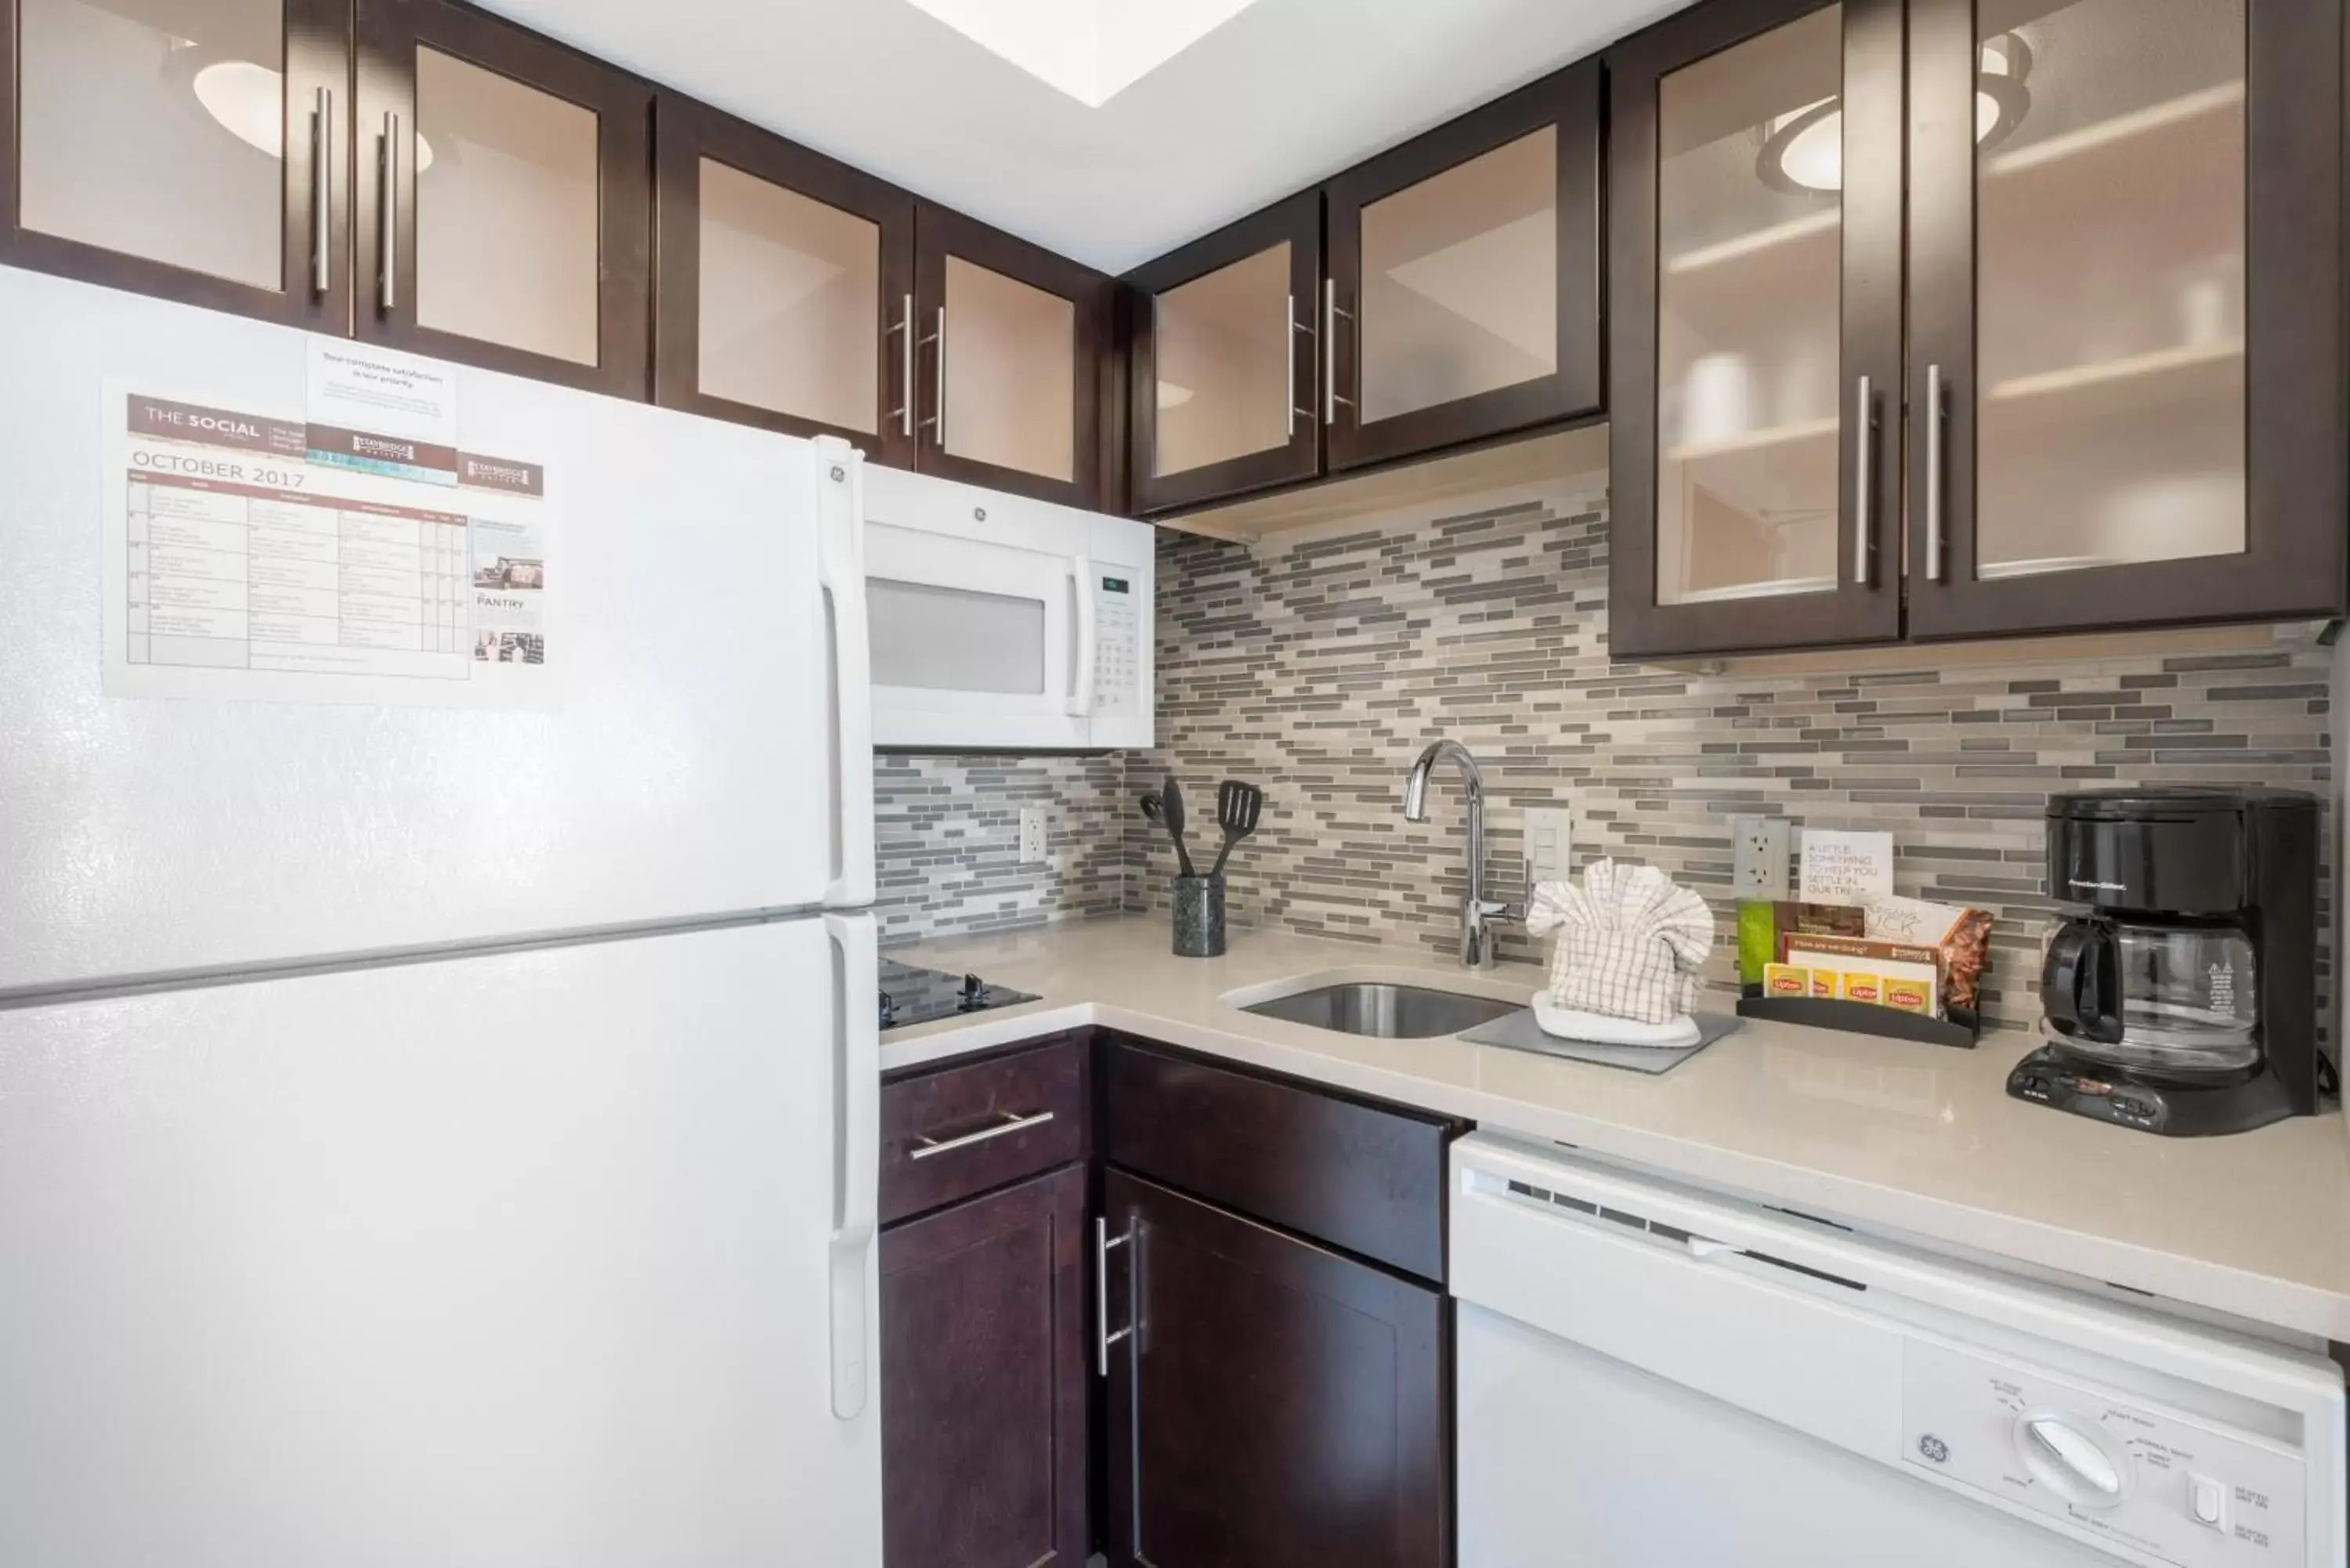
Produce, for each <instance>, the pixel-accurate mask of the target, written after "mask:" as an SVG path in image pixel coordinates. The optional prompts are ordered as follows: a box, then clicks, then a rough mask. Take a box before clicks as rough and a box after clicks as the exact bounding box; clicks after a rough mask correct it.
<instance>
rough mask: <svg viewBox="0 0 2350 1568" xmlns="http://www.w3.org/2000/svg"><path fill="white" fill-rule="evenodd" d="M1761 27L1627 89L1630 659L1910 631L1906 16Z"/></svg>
mask: <svg viewBox="0 0 2350 1568" xmlns="http://www.w3.org/2000/svg"><path fill="white" fill-rule="evenodd" d="M1765 9H1767V8H1765V7H1757V6H1751V5H1750V6H1740V7H1731V8H1724V7H1719V6H1715V7H1700V9H1698V10H1697V11H1693V12H1691V13H1689V14H1688V15H1687V16H1683V17H1680V18H1677V19H1676V21H1675V22H1674V23H1672V24H1669V25H1668V26H1664V27H1660V28H1658V29H1656V30H1654V31H1653V32H1652V33H1650V34H1648V35H1643V36H1642V37H1641V38H1640V39H1638V40H1635V42H1634V43H1633V44H1632V45H1629V46H1627V47H1626V48H1625V49H1624V50H1623V51H1622V55H1623V57H1624V58H1623V63H1622V64H1621V66H1620V67H1619V68H1618V69H1617V72H1616V74H1615V75H1614V78H1613V80H1614V83H1615V88H1614V90H1615V103H1616V119H1615V122H1614V123H1615V131H1614V136H1615V140H1614V149H1615V151H1614V156H1615V159H1616V168H1615V178H1614V180H1613V182H1612V183H1611V188H1610V189H1611V201H1612V202H1613V203H1614V206H1613V209H1612V212H1611V225H1610V232H1611V234H1613V236H1614V244H1615V246H1616V252H1615V256H1614V259H1613V264H1612V270H1611V281H1612V287H1613V291H1614V292H1613V294H1612V296H1611V310H1612V311H1613V313H1614V314H1613V321H1614V325H1615V332H1616V339H1615V344H1614V348H1613V354H1612V358H1611V361H1610V363H1611V374H1612V376H1613V378H1614V385H1613V389H1612V395H1611V407H1612V409H1613V410H1614V415H1615V419H1614V423H1613V426H1612V431H1611V445H1612V448H1613V458H1612V464H1613V466H1612V469H1611V473H1612V479H1613V483H1614V486H1615V499H1616V507H1617V511H1616V515H1615V519H1614V526H1613V529H1612V535H1611V536H1612V540H1613V554H1612V556H1611V573H1612V586H1611V593H1610V606H1611V610H1612V612H1613V620H1612V625H1613V628H1614V632H1613V638H1612V641H1613V646H1614V647H1615V648H1616V649H1617V651H1618V652H1643V651H1671V652H1690V651H1717V650H1719V651H1731V650H1737V649H1752V648H1771V647H1787V646H1801V645H1803V644H1804V643H1807V642H1821V643H1825V642H1847V641H1862V640H1867V639H1872V638H1880V637H1882V638H1890V637H1895V636H1898V634H1899V631H1900V583H1899V577H1900V571H1901V566H1900V556H1899V548H1900V545H1899V540H1900V535H1899V518H1898V505H1899V493H1900V492H1899V484H1898V478H1899V473H1898V470H1899V455H1900V448H1899V432H1900V429H1901V401H1900V399H1901V385H1900V374H1901V338H1900V304H1901V301H1900V294H1899V282H1900V275H1901V273H1900V243H1901V234H1900V213H1901V201H1902V193H1901V136H1902V119H1901V65H1902V62H1901V53H1900V42H1901V36H1902V26H1901V23H1902V18H1901V5H1900V4H1899V0H1844V3H1843V4H1841V5H1837V4H1829V5H1784V6H1782V7H1779V8H1778V14H1777V15H1776V16H1775V18H1765V20H1766V21H1768V23H1769V25H1767V26H1763V27H1762V28H1761V30H1759V31H1745V32H1740V31H1738V30H1737V29H1738V27H1739V26H1740V24H1741V23H1744V24H1745V25H1746V26H1748V27H1750V28H1751V27H1752V26H1755V23H1754V18H1755V17H1756V16H1758V14H1759V13H1761V12H1763V11H1764V10H1765ZM1732 11H1734V13H1735V15H1729V14H1727V13H1728V12H1732Z"/></svg>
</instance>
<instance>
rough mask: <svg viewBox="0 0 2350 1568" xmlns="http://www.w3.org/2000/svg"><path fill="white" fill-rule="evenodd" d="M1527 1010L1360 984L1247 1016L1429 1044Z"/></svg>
mask: <svg viewBox="0 0 2350 1568" xmlns="http://www.w3.org/2000/svg"><path fill="white" fill-rule="evenodd" d="M1523 1005H1524V1004H1523V1002H1497V1001H1495V1000H1494V999H1493V998H1492V997H1490V996H1464V995H1462V994H1461V992H1457V991H1436V990H1433V989H1431V988H1430V987H1428V986H1424V985H1396V984H1390V983H1386V982H1364V981H1357V982H1356V983H1353V984H1348V985H1323V986H1316V987H1315V989H1313V990H1312V991H1301V992H1295V993H1294V994H1292V995H1289V996H1276V997H1274V999H1273V1000H1272V1001H1270V1002H1256V1003H1253V1005H1251V1006H1248V1007H1244V1008H1243V1009H1241V1011H1242V1012H1253V1013H1255V1014H1257V1015H1258V1016H1259V1017H1261V1018H1281V1019H1286V1020H1287V1021H1289V1022H1290V1023H1310V1024H1312V1025H1313V1026H1314V1027H1315V1028H1316V1029H1333V1030H1336V1031H1337V1032H1338V1033H1341V1034H1368V1035H1372V1036H1374V1037H1376V1038H1378V1039H1381V1040H1428V1039H1432V1038H1434V1037H1435V1036H1437V1035H1440V1034H1458V1033H1461V1031H1462V1030H1464V1029H1474V1028H1476V1027H1477V1025H1479V1024H1480V1023H1491V1022H1492V1020H1494V1019H1496V1018H1499V1017H1501V1016H1502V1015H1503V1013H1505V1012H1516V1011H1517V1010H1518V1009H1519V1008H1520V1007H1521V1006H1523Z"/></svg>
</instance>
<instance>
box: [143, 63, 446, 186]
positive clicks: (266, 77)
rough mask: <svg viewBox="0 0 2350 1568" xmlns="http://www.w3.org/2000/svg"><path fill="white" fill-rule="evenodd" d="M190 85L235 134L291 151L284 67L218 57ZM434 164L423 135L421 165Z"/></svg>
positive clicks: (275, 151)
mask: <svg viewBox="0 0 2350 1568" xmlns="http://www.w3.org/2000/svg"><path fill="white" fill-rule="evenodd" d="M188 86H189V88H190V89H191V90H192V91H193V92H194V93H195V95H196V101H197V102H198V103H200V104H202V105H203V106H204V112H205V113H206V114H209V115H211V116H212V117H213V119H216V120H218V121H219V122H220V123H221V125H222V126H223V127H224V128H225V129H226V130H227V131H228V133H229V134H230V135H232V136H234V137H235V138H236V139H237V140H239V141H242V142H244V144H245V145H246V146H247V147H252V148H256V149H258V150H259V151H263V152H266V153H267V154H269V156H270V157H272V158H283V157H285V156H286V78H285V77H284V76H283V75H281V74H280V73H279V72H277V71H275V70H272V69H271V68H270V67H267V66H264V65H256V64H255V63H254V62H253V61H251V60H214V61H213V63H212V64H210V65H208V66H204V67H201V68H199V69H198V70H197V71H196V73H195V74H194V76H192V77H191V78H189V81H188ZM430 168H432V143H431V142H428V141H426V140H424V138H423V137H421V136H419V137H418V138H417V139H416V171H417V172H418V173H419V174H421V173H423V172H424V171H426V170H427V169H430Z"/></svg>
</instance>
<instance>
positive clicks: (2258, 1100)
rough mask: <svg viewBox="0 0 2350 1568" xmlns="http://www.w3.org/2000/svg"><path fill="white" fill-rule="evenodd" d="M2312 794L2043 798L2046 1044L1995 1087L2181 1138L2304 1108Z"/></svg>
mask: <svg viewBox="0 0 2350 1568" xmlns="http://www.w3.org/2000/svg"><path fill="white" fill-rule="evenodd" d="M2317 825H2318V804H2317V797H2316V796H2314V795H2312V794H2303V792H2301V791H2298V790H2280V789H2258V788H2247V789H2219V788H2200V787H2171V788H2144V789H2132V790H2115V791H2108V792H2101V793H2095V794H2061V795H2056V796H2054V797H2052V798H2051V799H2050V801H2049V803H2048V890H2049V892H2050V893H2051V894H2053V895H2054V897H2055V898H2058V899H2059V900H2061V901H2063V902H2064V903H2066V904H2068V905H2072V906H2074V907H2075V909H2077V911H2078V912H2076V913H2074V915H2073V916H2072V918H2070V919H2067V920H2065V921H2064V924H2063V925H2061V926H2059V927H2058V928H2057V929H2056V930H2055V932H2054V935H2053V936H2052V937H2051V938H2050V940H2049V944H2048V955H2047V959H2046V961H2045V962H2044V964H2043V967H2042V970H2041V978H2040V1000H2041V1011H2042V1012H2043V1020H2042V1024H2041V1028H2042V1032H2043V1033H2044V1034H2045V1035H2046V1036H2047V1037H2048V1040H2049V1044H2046V1045H2044V1046H2043V1047H2042V1048H2041V1049H2039V1050H2037V1051H2034V1052H2033V1053H2032V1054H2030V1055H2029V1056H2026V1057H2025V1058H2024V1059H2023V1060H2022V1062H2020V1063H2018V1064H2016V1066H2015V1070H2014V1071H2013V1072H2012V1073H2011V1074H2010V1075H2008V1080H2007V1090H2008V1093H2009V1094H2011V1095H2014V1096H2018V1097H2019V1098H2022V1099H2027V1100H2036V1101H2038V1102H2040V1103H2041V1104H2043V1105H2049V1106H2055V1107H2057V1108H2058V1109H2060V1110H2067V1111H2071V1112H2073V1113H2074V1114H2075V1115H2078V1116H2094V1117H2095V1118H2096V1119H2097V1120H2099V1121H2107V1122H2113V1123H2116V1124H2117V1125H2119V1126H2123V1127H2140V1128H2143V1129H2145V1130H2146V1131H2147V1132H2157V1133H2168V1134H2171V1135H2174V1136H2179V1137H2193V1136H2197V1135H2201V1134H2210V1133H2228V1132H2242V1131H2245V1130H2247V1129H2248V1128H2251V1127H2263V1126H2266V1125H2267V1124H2268V1123H2270V1122H2272V1121H2277V1120H2279V1119H2281V1118H2282V1117H2285V1116H2308V1115H2310V1114H2312V1113H2314V1111H2315V1110H2316V1109H2317V1091H2318V1083H2317V1080H2318V1075H2319V1073H2320V1072H2321V1070H2322V1063H2321V1060H2320V1058H2319V1055H2318V1050H2317V860H2318V826H2317Z"/></svg>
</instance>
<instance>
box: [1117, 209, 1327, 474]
mask: <svg viewBox="0 0 2350 1568" xmlns="http://www.w3.org/2000/svg"><path fill="white" fill-rule="evenodd" d="M1321 278H1322V197H1321V193H1320V192H1316V191H1307V192H1304V193H1302V194H1300V195H1296V196H1293V197H1291V198H1290V199H1289V200H1288V201H1286V202H1282V203H1280V204H1279V205H1277V206H1273V207H1268V208H1266V209H1265V210H1264V211H1263V212H1261V213H1253V214H1252V215H1250V216H1249V217H1246V218H1243V219H1242V220H1241V221H1240V222H1239V223H1233V224H1232V225H1230V226H1229V227H1226V228H1222V229H1219V230H1217V231H1216V232H1215V233H1214V234H1209V235H1207V236H1206V237H1205V238H1203V239H1199V240H1195V241H1193V242H1192V243H1191V244H1188V245H1185V246H1184V247H1183V248H1182V249H1181V250H1180V251H1176V252H1173V253H1172V254H1169V255H1165V256H1161V257H1160V258H1159V260H1157V261H1155V262H1152V263H1151V264H1149V265H1148V266H1145V267H1141V268H1139V269H1138V270H1136V271H1134V272H1131V273H1129V274H1128V275H1127V276H1126V278H1125V280H1124V281H1125V283H1126V285H1127V286H1128V289H1129V290H1130V291H1131V293H1130V296H1129V308H1130V309H1131V310H1132V311H1133V313H1134V314H1133V318H1132V320H1131V322H1130V323H1129V324H1128V337H1127V343H1128V410H1129V428H1130V429H1131V431H1132V432H1133V435H1132V441H1131V448H1130V450H1131V452H1132V462H1133V471H1132V477H1131V480H1130V482H1129V483H1130V485H1131V493H1132V498H1133V503H1134V510H1135V511H1136V512H1138V513H1140V514H1149V513H1152V512H1159V511H1165V510H1169V509H1170V508H1174V507H1180V506H1185V505H1191V504H1197V503H1199V502H1201V501H1205V500H1211V499H1215V498H1218V497H1222V496H1226V495H1239V494H1243V493H1246V492H1248V491H1252V490H1261V489H1263V488H1265V487H1267V486H1269V485H1276V484H1284V483H1292V482H1294V481H1296V480H1301V479H1311V478H1313V477H1314V476H1315V474H1316V473H1317V472H1320V471H1321V462H1322V445H1321V431H1322V418H1321V414H1320V412H1319V409H1320V400H1319V397H1318V395H1317V378H1318V377H1319V375H1320V373H1321V362H1322V361H1321V355H1320V353H1319V351H1318V348H1317V345H1318V341H1319V339H1318V335H1317V328H1316V327H1315V323H1316V321H1318V320H1319V318H1320V312H1321Z"/></svg>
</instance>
